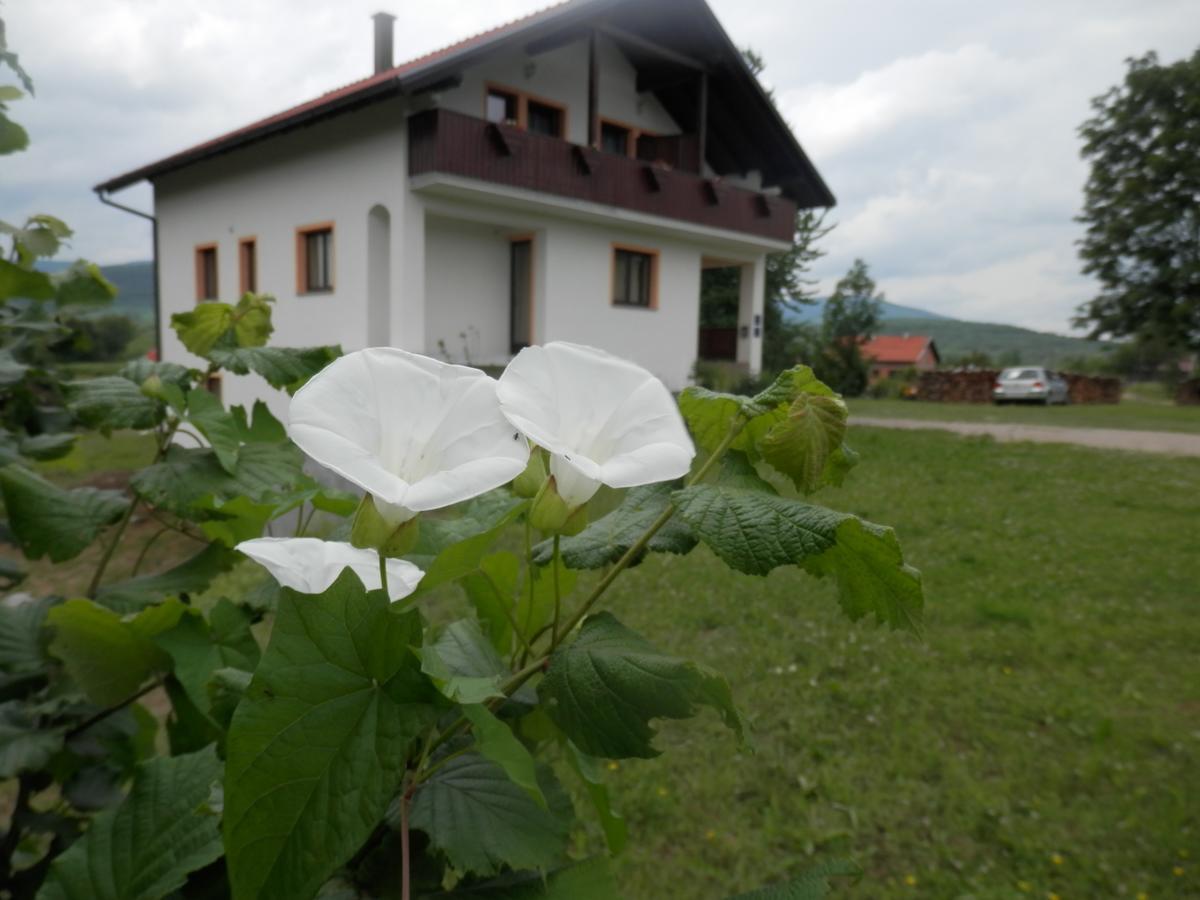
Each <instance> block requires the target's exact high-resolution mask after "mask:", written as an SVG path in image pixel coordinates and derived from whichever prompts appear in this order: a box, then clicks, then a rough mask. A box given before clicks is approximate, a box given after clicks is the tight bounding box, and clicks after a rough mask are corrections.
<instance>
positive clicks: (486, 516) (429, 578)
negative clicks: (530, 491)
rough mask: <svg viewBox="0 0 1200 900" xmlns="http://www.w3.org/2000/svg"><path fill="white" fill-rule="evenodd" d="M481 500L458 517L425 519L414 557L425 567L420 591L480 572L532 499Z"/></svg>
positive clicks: (501, 496)
mask: <svg viewBox="0 0 1200 900" xmlns="http://www.w3.org/2000/svg"><path fill="white" fill-rule="evenodd" d="M497 500H498V501H499V502H496V501H497ZM481 501H484V498H479V500H477V501H475V502H474V503H473V504H472V505H469V506H468V507H467V511H466V512H465V513H464V514H463V515H462V516H460V517H459V518H458V519H450V520H441V521H439V520H437V519H431V520H425V521H422V522H421V531H420V536H419V537H418V538H417V546H416V548H415V549H414V551H413V553H412V555H411V557H410V558H411V559H412V561H413V562H414V563H416V564H417V565H418V566H421V568H423V569H424V570H425V577H424V578H422V579H421V583H420V585H419V586H418V587H417V592H418V593H425V592H426V591H430V590H433V588H435V587H437V586H438V585H441V584H446V583H447V582H450V581H457V580H458V579H460V578H463V577H464V576H466V575H469V574H470V573H472V572H474V571H476V570H477V569H478V568H479V561H480V560H481V559H482V558H483V557H484V556H485V555H486V554H487V552H488V551H489V550H490V549H491V548H492V545H493V544H495V543H496V541H497V540H499V538H500V535H501V534H502V533H503V532H504V529H505V527H506V526H508V524H509V523H510V522H513V521H515V520H516V519H517V518H518V517H519V516H520V515H521V514H522V513H523V512H524V511H525V510H526V508H528V506H529V501H527V500H517V499H516V498H514V497H512V495H511V494H507V495H505V494H500V495H498V496H497V498H496V499H495V500H491V499H489V500H487V501H484V502H481Z"/></svg>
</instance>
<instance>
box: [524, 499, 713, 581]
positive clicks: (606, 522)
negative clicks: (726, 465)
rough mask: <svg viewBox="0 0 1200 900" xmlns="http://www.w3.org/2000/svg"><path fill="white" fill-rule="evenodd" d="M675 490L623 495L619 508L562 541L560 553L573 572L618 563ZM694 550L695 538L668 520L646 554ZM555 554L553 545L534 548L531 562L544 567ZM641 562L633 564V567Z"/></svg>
mask: <svg viewBox="0 0 1200 900" xmlns="http://www.w3.org/2000/svg"><path fill="white" fill-rule="evenodd" d="M673 490H674V486H673V485H671V484H669V483H661V484H651V485H646V486H645V487H636V488H633V489H632V490H631V491H629V493H628V494H626V495H625V498H624V499H623V500H622V501H621V505H620V506H618V507H617V508H616V509H614V510H613V511H612V512H610V513H608V515H606V516H602V517H601V518H599V519H597V520H596V521H595V522H592V523H591V524H589V525H588V526H587V527H586V528H585V529H583V531H581V532H580V533H579V534H577V535H574V536H573V537H565V538H561V539H560V541H559V552H560V553H561V554H562V559H563V562H564V563H566V565H567V566H568V567H569V568H572V569H599V568H602V567H604V566H607V565H609V564H610V563H613V562H616V561H617V560H618V559H620V558H621V557H622V556H623V555H624V554H625V552H626V551H627V550H629V548H630V547H632V546H633V545H634V544H635V543H637V541H638V539H639V538H640V537H641V536H642V535H643V534H644V533H645V532H646V529H647V528H649V527H650V525H651V523H653V522H654V520H655V519H657V518H658V517H659V515H660V514H661V513H662V511H663V510H664V509H666V507H667V504H668V503H670V501H671V492H672V491H673ZM695 546H696V536H695V535H693V534H692V532H691V529H689V528H688V527H687V525H686V524H684V523H683V522H682V521H681V520H680V519H679V518H678V517H674V518H671V519H669V520H668V521H667V524H666V525H664V526H663V527H662V528H661V529H659V531H658V533H657V534H655V535H654V537H653V538H651V539H650V543H649V544H648V546H647V549H648V550H651V551H653V552H655V553H681V554H682V553H688V552H690V551H691V549H692V548H693V547H695ZM553 553H554V544H553V542H552V541H543V542H542V543H540V544H539V545H538V546H537V547H536V548H534V561H535V562H536V563H537V564H538V565H546V564H547V563H548V562H550V557H551V556H552V555H553ZM640 561H641V560H640V559H638V560H634V562H633V563H632V564H633V565H636V564H637V563H638V562H640Z"/></svg>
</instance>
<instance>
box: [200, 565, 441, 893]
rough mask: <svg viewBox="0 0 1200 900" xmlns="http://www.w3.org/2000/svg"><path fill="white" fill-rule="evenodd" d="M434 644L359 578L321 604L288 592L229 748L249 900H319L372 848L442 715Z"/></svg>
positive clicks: (241, 886) (234, 825) (232, 853)
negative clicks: (410, 761) (425, 647)
mask: <svg viewBox="0 0 1200 900" xmlns="http://www.w3.org/2000/svg"><path fill="white" fill-rule="evenodd" d="M420 640H421V619H420V615H419V613H417V612H416V610H414V609H409V610H408V611H407V612H403V611H400V610H398V609H396V608H395V607H393V606H392V604H390V603H389V602H388V600H387V597H386V596H385V595H384V593H383V592H382V591H374V592H371V593H367V592H365V591H364V590H363V587H362V583H361V582H360V581H359V580H358V578H357V577H356V576H355V575H354V574H353V573H352V572H343V573H342V575H341V577H340V578H339V579H338V580H337V581H336V582H334V584H333V585H332V586H331V587H330V588H329V589H328V590H327V591H325V593H323V594H320V595H316V596H313V595H309V594H297V593H295V592H294V591H290V590H284V591H283V592H282V593H281V596H280V603H279V610H278V613H277V616H276V620H275V625H274V629H273V630H272V633H271V643H270V646H269V647H268V648H267V651H266V653H265V655H264V656H263V659H262V662H261V663H260V664H259V666H258V668H257V670H256V671H255V673H254V680H253V681H252V682H251V684H250V688H249V690H248V691H247V693H246V696H245V698H244V699H243V700H242V702H241V703H240V704H239V705H238V707H237V711H236V712H235V713H234V717H233V722H232V724H231V726H230V729H229V736H228V739H227V753H228V757H227V758H228V763H227V769H226V778H225V826H224V827H225V844H226V851H227V859H228V865H229V876H230V883H231V884H232V886H233V895H234V897H235V898H251V897H255V898H263V900H268V898H273V897H278V898H289V900H290V898H296V897H309V896H312V895H313V894H314V893H316V891H317V888H318V887H320V885H321V884H322V883H323V882H324V881H325V880H326V879H327V878H328V877H329V876H330V875H331V874H332V873H333V872H334V870H336V869H337V868H338V867H339V866H341V865H342V864H343V863H344V862H345V861H346V860H347V859H349V858H350V856H351V855H352V854H353V853H354V852H355V851H356V850H358V848H359V847H360V846H362V844H363V842H364V841H365V840H366V839H367V837H368V835H370V833H371V830H372V829H373V828H374V827H375V824H376V822H378V820H379V818H380V817H381V816H382V815H383V813H384V810H385V809H386V807H387V804H388V801H389V800H390V799H391V797H392V794H393V793H394V792H395V790H396V789H397V787H398V786H399V784H400V777H401V775H402V774H403V770H404V761H405V757H406V755H407V753H408V751H409V749H410V747H411V745H412V743H413V740H414V738H415V737H416V735H417V734H419V733H420V731H421V730H422V729H423V728H425V727H426V726H427V725H428V724H429V723H430V722H431V721H432V718H433V715H434V708H433V706H432V705H431V703H432V701H433V699H434V696H435V695H434V693H433V691H432V688H431V686H430V685H429V683H428V681H427V680H426V679H425V678H424V676H423V675H421V673H420V670H419V667H418V664H417V660H416V657H415V656H414V655H413V653H412V651H411V650H410V649H409V648H410V647H412V646H414V645H417V644H418V643H419V642H420Z"/></svg>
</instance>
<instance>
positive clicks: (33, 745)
mask: <svg viewBox="0 0 1200 900" xmlns="http://www.w3.org/2000/svg"><path fill="white" fill-rule="evenodd" d="M62 745H63V733H62V731H60V730H57V729H41V728H38V726H37V721H36V720H35V719H34V717H33V716H31V715H30V714H29V712H28V711H27V710H26V709H25V708H24V707H23V705H22V704H21V703H19V702H18V701H16V700H13V701H10V702H8V703H0V779H4V778H14V777H16V776H17V775H18V774H20V773H21V772H36V771H38V770H39V769H42V768H44V767H45V765H46V763H48V762H49V761H50V758H51V757H52V756H54V754H55V753H57V752H58V751H59V750H60V749H61V748H62Z"/></svg>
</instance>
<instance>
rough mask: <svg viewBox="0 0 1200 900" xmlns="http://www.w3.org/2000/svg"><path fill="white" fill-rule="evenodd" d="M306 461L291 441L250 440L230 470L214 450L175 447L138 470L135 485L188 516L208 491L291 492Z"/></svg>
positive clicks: (224, 494)
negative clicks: (260, 441) (272, 442)
mask: <svg viewBox="0 0 1200 900" xmlns="http://www.w3.org/2000/svg"><path fill="white" fill-rule="evenodd" d="M303 462H304V457H303V456H302V454H301V453H300V451H299V450H298V449H297V448H296V447H294V446H292V445H290V444H245V445H243V446H242V448H241V450H239V451H238V463H237V469H236V471H235V472H234V473H233V474H232V475H231V474H230V473H228V472H226V471H225V470H224V469H223V468H222V467H221V463H220V462H219V461H218V459H217V456H216V454H215V453H214V452H213V451H212V450H211V449H209V448H207V447H206V448H195V447H178V446H176V447H171V448H170V449H169V450H167V454H166V457H165V458H164V459H163V460H162V461H161V462H158V463H155V464H154V465H152V466H148V467H147V468H145V469H142V470H141V471H140V472H138V473H137V474H136V475H134V476H133V478H132V479H130V485H131V486H132V487H133V489H134V490H135V491H137V493H138V494H139V495H140V496H142V497H144V498H145V499H146V500H147V501H148V502H150V503H152V504H153V505H155V506H161V507H163V508H165V509H169V510H171V511H172V512H175V513H178V514H179V515H182V516H189V515H191V514H192V513H193V512H194V507H195V505H196V504H197V503H198V502H200V501H201V500H202V499H203V498H205V497H208V496H214V497H219V498H222V499H233V498H234V497H237V496H238V495H239V494H245V495H246V497H248V498H249V499H250V500H253V501H259V500H263V499H264V498H271V497H277V496H279V495H281V494H286V493H288V492H289V491H290V490H291V488H292V486H293V485H294V484H295V483H296V482H297V481H298V480H299V479H300V478H301V476H302V475H303V471H302V466H303Z"/></svg>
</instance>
